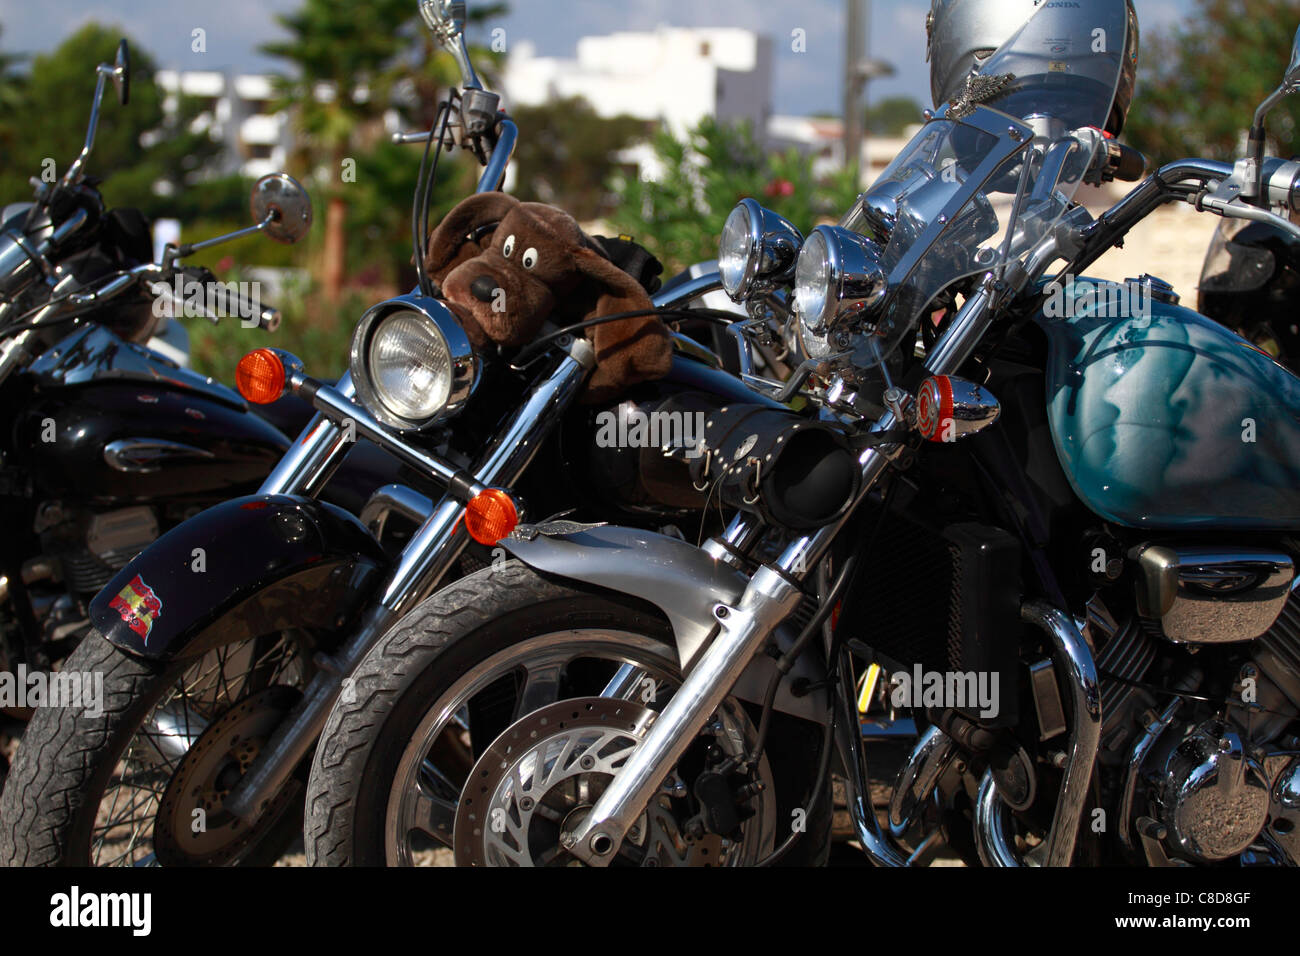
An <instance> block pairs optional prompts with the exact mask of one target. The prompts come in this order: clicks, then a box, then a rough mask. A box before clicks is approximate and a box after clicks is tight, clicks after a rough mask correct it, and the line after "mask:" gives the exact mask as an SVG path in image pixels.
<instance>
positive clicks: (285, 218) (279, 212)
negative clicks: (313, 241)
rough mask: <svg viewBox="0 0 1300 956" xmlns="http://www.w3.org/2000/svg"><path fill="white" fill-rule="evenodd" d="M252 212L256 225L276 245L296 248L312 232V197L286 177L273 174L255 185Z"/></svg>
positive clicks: (289, 177) (294, 181) (293, 180)
mask: <svg viewBox="0 0 1300 956" xmlns="http://www.w3.org/2000/svg"><path fill="white" fill-rule="evenodd" d="M249 208H250V209H251V210H252V214H253V221H254V222H255V223H257V224H258V225H259V226H261V228H262V231H263V232H264V233H266V234H267V235H268V236H270V237H271V238H272V239H274V240H275V241H276V242H283V243H285V244H286V245H292V244H293V243H295V242H297V241H298V240H299V239H301V238H302V237H303V236H305V235H307V233H308V232H310V231H311V197H310V196H309V195H308V194H307V190H305V189H304V188H303V187H302V185H301V184H300V183H299V182H298V181H297V180H296V179H294V178H293V177H292V176H289V175H287V174H285V173H272V174H271V175H269V176H263V177H262V178H261V179H259V180H258V181H257V182H256V183H254V184H253V195H252V199H251V201H250V204H249Z"/></svg>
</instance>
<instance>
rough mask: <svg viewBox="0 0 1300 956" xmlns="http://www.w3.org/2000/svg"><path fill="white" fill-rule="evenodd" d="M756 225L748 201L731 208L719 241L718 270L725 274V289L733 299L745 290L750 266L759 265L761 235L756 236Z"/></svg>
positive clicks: (723, 284)
mask: <svg viewBox="0 0 1300 956" xmlns="http://www.w3.org/2000/svg"><path fill="white" fill-rule="evenodd" d="M754 227H755V223H754V218H753V216H752V215H750V211H749V207H748V206H747V205H746V204H745V203H741V204H740V205H739V206H737V207H736V208H735V209H733V210H731V215H730V216H728V217H727V223H726V225H724V226H723V227H722V239H721V241H720V242H719V243H718V272H719V274H720V275H721V276H722V288H723V289H725V290H726V292H727V295H729V296H731V297H732V298H736V297H738V296H740V295H741V294H742V293H743V292H744V291H745V290H744V287H745V285H746V281H745V280H746V278H747V277H748V275H749V271H750V268H751V267H752V266H756V265H757V261H756V260H757V258H758V244H759V238H760V237H758V236H756V235H755V233H756V231H757V230H756V229H755V228H754Z"/></svg>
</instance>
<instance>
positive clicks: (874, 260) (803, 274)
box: [794, 226, 889, 335]
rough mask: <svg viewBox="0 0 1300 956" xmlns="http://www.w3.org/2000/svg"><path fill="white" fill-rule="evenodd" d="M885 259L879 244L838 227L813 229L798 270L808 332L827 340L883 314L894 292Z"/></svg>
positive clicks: (798, 296) (799, 304) (798, 300)
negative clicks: (845, 326) (850, 323)
mask: <svg viewBox="0 0 1300 956" xmlns="http://www.w3.org/2000/svg"><path fill="white" fill-rule="evenodd" d="M880 256H881V249H880V246H879V244H878V243H876V242H874V241H872V240H871V239H868V238H867V237H866V236H861V235H858V234H857V233H856V232H852V231H850V230H848V229H843V228H840V227H839V226H818V227H817V228H816V229H814V230H813V232H812V235H810V236H809V237H808V241H807V242H805V243H804V246H803V251H801V252H800V253H799V263H798V265H797V267H796V268H795V278H794V299H795V308H796V309H797V311H798V313H799V320H800V322H802V324H803V326H804V328H805V329H806V330H807V331H809V332H811V333H812V334H814V335H823V334H825V333H826V332H829V331H831V330H832V329H833V328H835V327H836V326H838V325H840V324H841V323H842V322H843V321H845V320H849V319H851V318H853V317H855V316H863V315H869V314H870V313H871V312H873V311H874V310H875V309H876V308H878V307H879V306H880V304H881V303H882V302H884V299H885V292H886V290H887V289H888V288H889V281H888V278H887V277H886V275H885V272H884V270H883V269H882V268H881V265H880Z"/></svg>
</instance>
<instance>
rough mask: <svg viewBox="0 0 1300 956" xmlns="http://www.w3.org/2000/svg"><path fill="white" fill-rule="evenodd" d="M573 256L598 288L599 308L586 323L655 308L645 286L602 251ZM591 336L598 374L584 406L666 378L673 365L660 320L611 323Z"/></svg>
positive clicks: (594, 329) (669, 343)
mask: <svg viewBox="0 0 1300 956" xmlns="http://www.w3.org/2000/svg"><path fill="white" fill-rule="evenodd" d="M573 255H574V258H575V260H576V261H577V265H578V269H579V271H580V272H581V273H582V274H583V275H584V276H585V277H586V278H587V279H588V281H590V282H592V283H593V284H595V285H597V286H598V287H599V292H598V295H597V298H596V308H595V310H594V311H593V312H592V313H591V314H590V315H588V316H587V317H586V318H587V319H598V318H601V317H602V316H606V315H616V314H618V313H620V312H639V311H643V310H649V309H652V308H654V304H653V303H652V302H651V301H650V297H649V296H648V295H646V291H645V289H643V288H642V287H641V285H640V283H638V282H637V281H636V280H635V279H633V278H632V277H631V276H630V275H628V274H627V273H626V272H624V271H623V270H622V269H620V268H618V266H616V265H614V264H613V263H612V262H610V261H609V260H608V259H606V258H604V257H603V256H601V255H600V254H599V253H596V252H593V251H592V250H590V249H578V250H576V251H575V252H574V254H573ZM587 334H588V336H589V337H590V338H591V341H592V344H593V345H594V346H595V349H596V370H595V372H593V373H592V376H591V381H590V382H588V383H587V391H586V394H585V395H584V396H583V401H584V402H585V403H588V404H594V403H597V402H602V401H606V400H608V399H611V398H613V397H615V396H616V395H618V394H619V393H620V392H622V391H623V390H624V389H626V388H627V387H628V386H630V385H635V384H636V383H637V382H646V381H651V380H653V379H657V378H663V377H664V376H665V375H667V374H668V369H669V367H670V366H671V365H672V359H673V346H672V339H671V338H670V336H669V335H668V328H667V327H666V326H665V325H664V324H663V323H662V322H660V321H659V319H658V318H656V317H655V316H652V315H650V316H644V317H642V318H634V319H618V320H615V321H613V322H606V323H604V324H602V325H597V326H594V327H592V328H591V329H590V330H589V331H588V333H587Z"/></svg>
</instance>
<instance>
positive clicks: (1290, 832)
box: [1089, 581, 1300, 866]
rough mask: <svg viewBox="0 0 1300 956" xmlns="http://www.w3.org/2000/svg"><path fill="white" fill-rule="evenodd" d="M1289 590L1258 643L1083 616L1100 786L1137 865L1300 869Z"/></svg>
mask: <svg viewBox="0 0 1300 956" xmlns="http://www.w3.org/2000/svg"><path fill="white" fill-rule="evenodd" d="M1287 584H1288V587H1287V589H1286V591H1285V594H1286V597H1285V603H1284V604H1283V606H1282V610H1281V613H1280V614H1278V615H1277V617H1276V620H1275V621H1274V622H1273V623H1272V625H1271V626H1269V628H1268V630H1267V631H1266V632H1265V633H1264V634H1263V635H1262V636H1260V637H1258V638H1256V639H1255V640H1253V641H1249V640H1248V641H1240V639H1238V640H1237V641H1236V642H1225V643H1215V644H1195V643H1190V644H1185V645H1183V646H1181V647H1178V646H1175V645H1171V644H1170V643H1168V641H1167V639H1168V635H1167V634H1166V633H1165V631H1164V629H1163V627H1162V625H1161V622H1160V620H1159V619H1155V618H1152V617H1150V616H1148V617H1143V616H1142V615H1140V614H1139V615H1137V616H1135V617H1134V618H1132V619H1131V620H1129V621H1127V622H1126V623H1124V624H1122V625H1117V624H1116V623H1115V622H1114V621H1113V620H1112V619H1110V618H1109V617H1108V615H1107V614H1106V612H1105V609H1104V608H1103V607H1101V606H1100V605H1098V604H1096V603H1094V606H1093V607H1092V608H1090V616H1089V633H1090V636H1091V637H1092V638H1093V640H1094V643H1095V644H1096V645H1097V646H1099V647H1100V651H1099V653H1098V655H1097V666H1098V671H1099V673H1100V674H1101V675H1102V713H1103V715H1105V724H1104V726H1103V730H1102V757H1101V760H1102V765H1103V781H1104V783H1103V788H1104V790H1105V792H1106V794H1107V797H1108V798H1109V799H1108V801H1107V802H1109V803H1111V805H1112V806H1115V807H1116V808H1117V810H1118V813H1119V820H1118V824H1119V827H1120V830H1119V833H1120V839H1121V843H1122V844H1123V845H1124V847H1125V848H1126V849H1127V850H1128V851H1129V852H1130V853H1132V854H1133V855H1134V856H1135V858H1136V859H1137V860H1142V859H1143V858H1145V862H1146V863H1147V864H1148V865H1153V866H1161V865H1164V866H1167V865H1171V864H1173V865H1177V864H1178V863H1180V862H1182V863H1195V864H1211V863H1220V862H1223V861H1228V860H1234V859H1237V860H1239V861H1240V862H1242V863H1255V864H1290V865H1297V864H1300V832H1297V825H1300V722H1297V717H1298V716H1300V587H1293V586H1291V582H1290V581H1288V582H1287ZM1155 686H1160V687H1164V688H1168V689H1170V690H1176V691H1178V692H1179V693H1180V694H1181V696H1177V697H1175V696H1173V695H1172V694H1169V693H1163V694H1162V693H1159V692H1156V691H1154V690H1153V689H1152V688H1153V687H1155ZM1134 728H1137V731H1136V733H1135V731H1134Z"/></svg>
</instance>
